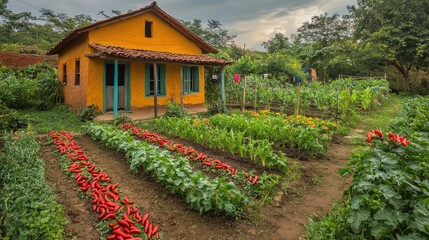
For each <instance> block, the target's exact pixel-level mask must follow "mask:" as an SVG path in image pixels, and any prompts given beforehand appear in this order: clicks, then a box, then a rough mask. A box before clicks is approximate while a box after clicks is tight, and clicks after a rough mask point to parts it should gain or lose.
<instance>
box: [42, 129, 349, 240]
mask: <svg viewBox="0 0 429 240" xmlns="http://www.w3.org/2000/svg"><path fill="white" fill-rule="evenodd" d="M75 140H76V141H77V142H78V143H79V144H80V145H81V146H83V148H84V151H85V153H86V154H87V155H88V156H89V157H90V159H91V161H93V162H94V163H95V164H97V166H99V167H101V168H102V169H103V171H105V172H106V173H107V174H108V175H109V176H110V178H111V179H112V182H115V183H119V187H120V189H121V191H122V192H123V193H124V194H125V195H127V196H128V197H129V198H130V199H131V200H134V201H135V203H136V204H137V206H138V207H139V208H140V209H141V210H142V212H149V213H150V215H151V221H152V222H153V223H155V224H159V225H160V232H161V233H162V235H163V236H164V239H213V240H215V239H222V240H223V239H246V240H247V239H279V240H280V239H282V240H283V239H299V238H300V237H301V236H302V235H303V234H304V227H303V225H304V224H305V223H306V222H307V216H308V215H311V214H313V213H316V214H323V213H325V212H327V211H329V210H330V207H331V205H332V203H333V202H335V201H337V200H339V199H340V198H341V196H342V194H343V191H344V190H345V189H346V188H347V187H348V186H349V183H350V179H343V178H342V177H341V176H340V175H339V174H338V173H337V169H338V168H341V167H344V166H345V164H346V160H347V158H348V155H349V154H350V152H351V148H350V147H349V144H348V143H347V142H346V141H348V140H347V139H339V143H336V144H335V143H334V144H333V145H332V146H331V149H330V151H329V152H328V154H327V156H328V157H325V158H323V159H317V160H311V161H297V160H295V161H294V160H291V161H292V162H294V163H295V164H296V165H297V166H299V168H300V169H301V177H299V178H298V179H297V180H296V181H294V182H292V183H291V182H288V183H287V184H288V188H287V190H286V195H285V196H284V197H283V198H281V197H282V195H283V194H282V191H279V194H278V196H277V197H276V198H278V199H276V200H277V201H273V204H266V205H264V206H263V207H259V208H256V209H250V210H249V211H248V212H247V213H246V214H245V217H244V218H243V219H240V220H234V219H229V218H225V217H221V216H214V215H212V214H204V215H200V214H199V213H197V212H195V211H192V210H190V209H189V208H188V206H187V204H186V202H185V200H184V199H183V198H181V197H179V196H176V195H172V194H170V193H169V192H168V191H167V190H166V189H165V188H164V187H162V186H161V185H160V184H158V183H157V182H155V181H154V180H153V179H152V178H151V177H150V176H148V175H147V174H145V173H144V172H139V173H137V174H133V173H131V172H130V169H129V168H130V166H129V164H128V163H127V162H126V159H125V157H124V155H123V154H121V153H118V152H116V151H114V150H111V149H108V148H101V147H99V146H98V144H97V142H95V141H93V140H91V139H90V138H89V137H88V136H85V135H75ZM175 140H177V139H175ZM44 141H45V140H42V142H44ZM180 142H182V143H184V144H186V145H187V146H193V147H194V148H195V149H197V150H198V151H202V152H204V153H206V154H207V155H208V156H210V157H213V158H219V159H220V160H221V161H224V162H227V163H228V164H231V165H232V166H233V167H235V168H237V169H240V170H246V171H250V170H251V169H256V170H257V172H261V171H262V170H263V168H262V167H260V166H257V165H254V164H252V163H249V162H247V161H246V160H245V159H241V158H239V157H233V156H231V155H229V154H226V153H223V152H221V151H211V150H208V149H206V148H204V147H202V146H199V145H196V144H193V143H192V142H188V141H180ZM53 151H54V147H53V146H43V147H42V157H43V158H44V159H45V160H46V168H47V171H46V175H47V179H48V180H49V181H51V182H52V183H53V184H55V185H56V189H57V190H56V193H57V196H58V200H59V202H60V203H61V204H63V205H64V206H65V209H66V213H67V216H68V217H69V219H70V224H69V225H68V226H67V231H68V232H69V233H70V235H74V236H76V237H77V238H78V239H93V238H94V239H96V238H99V234H98V233H97V232H96V230H95V229H94V225H95V224H96V223H97V222H91V221H95V219H96V215H95V214H94V213H92V212H90V204H89V202H88V200H86V199H80V198H79V196H78V187H77V185H75V184H74V181H73V179H72V178H70V177H67V176H66V175H65V174H64V173H62V172H61V171H60V168H59V165H58V161H57V160H56V158H55V157H54V156H53V155H52V154H51V153H52V152H53ZM271 172H272V173H276V171H271ZM83 236H85V237H83Z"/></svg>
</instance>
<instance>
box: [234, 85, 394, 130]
mask: <svg viewBox="0 0 429 240" xmlns="http://www.w3.org/2000/svg"><path fill="white" fill-rule="evenodd" d="M243 86H244V84H243V83H241V82H240V84H229V85H228V87H227V89H226V90H227V101H228V102H230V103H241V102H242V96H243ZM247 86H250V89H247V91H246V105H247V106H254V105H255V103H256V107H257V108H267V109H269V108H273V107H274V108H279V110H280V111H286V110H292V112H293V111H295V109H297V104H298V103H299V107H300V110H301V114H304V115H308V114H312V113H313V112H314V111H317V112H319V113H320V115H321V116H324V117H335V118H337V119H341V120H343V121H346V122H348V121H349V120H350V117H351V116H352V115H354V113H355V112H356V111H359V110H363V111H367V110H370V109H371V108H374V107H375V106H377V105H378V104H380V103H381V100H382V98H383V97H384V96H385V95H386V94H387V93H388V92H389V83H388V81H386V80H383V79H369V80H358V81H354V80H352V79H340V80H335V81H332V82H331V83H329V84H324V83H322V82H318V81H316V82H311V83H309V84H304V85H303V86H302V87H301V88H300V90H299V91H300V94H299V101H298V87H297V86H293V85H290V84H281V83H279V82H275V81H274V82H273V80H271V79H270V81H264V79H260V78H257V77H253V78H252V77H249V78H248V83H247ZM248 88H249V87H248Z"/></svg>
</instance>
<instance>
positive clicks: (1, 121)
mask: <svg viewBox="0 0 429 240" xmlns="http://www.w3.org/2000/svg"><path fill="white" fill-rule="evenodd" d="M28 122H29V119H28V116H27V115H21V114H19V113H18V112H16V111H14V110H10V109H8V108H7V107H6V105H5V104H4V103H2V102H1V101H0V130H17V129H20V128H26V127H27V125H28Z"/></svg>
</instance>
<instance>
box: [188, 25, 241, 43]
mask: <svg viewBox="0 0 429 240" xmlns="http://www.w3.org/2000/svg"><path fill="white" fill-rule="evenodd" d="M181 23H182V24H183V25H185V27H187V28H188V29H189V30H190V31H191V32H193V33H195V34H196V35H198V36H199V37H201V38H202V39H204V41H206V42H207V43H209V44H211V45H212V46H214V47H216V48H222V47H228V46H231V45H233V44H234V38H236V37H237V35H229V33H228V30H226V29H225V28H223V27H222V24H221V23H220V22H219V21H216V20H208V21H207V27H206V28H204V27H203V25H202V23H201V20H199V19H194V20H193V21H192V22H191V21H181Z"/></svg>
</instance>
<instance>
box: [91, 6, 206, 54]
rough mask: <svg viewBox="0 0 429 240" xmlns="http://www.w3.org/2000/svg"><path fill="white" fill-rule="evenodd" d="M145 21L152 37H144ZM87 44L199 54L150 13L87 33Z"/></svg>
mask: <svg viewBox="0 0 429 240" xmlns="http://www.w3.org/2000/svg"><path fill="white" fill-rule="evenodd" d="M145 21H151V22H152V37H151V38H146V37H145ZM89 42H96V43H100V44H104V45H111V46H120V47H126V48H134V49H145V50H152V51H162V52H171V53H185V54H201V53H202V50H201V49H200V48H199V47H198V46H197V44H196V43H195V42H194V41H191V40H189V39H188V38H187V37H185V36H184V35H183V34H182V33H181V32H179V31H178V30H176V29H175V28H173V27H172V26H171V25H170V24H168V23H167V22H165V21H164V20H163V19H161V18H159V17H158V16H157V15H156V14H153V13H152V12H147V13H143V14H141V15H138V16H135V17H132V18H127V19H124V20H121V21H119V22H116V23H111V24H109V25H106V26H103V27H100V28H98V29H94V30H91V31H90V33H89Z"/></svg>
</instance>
